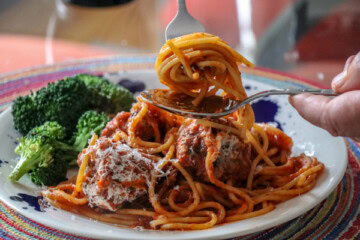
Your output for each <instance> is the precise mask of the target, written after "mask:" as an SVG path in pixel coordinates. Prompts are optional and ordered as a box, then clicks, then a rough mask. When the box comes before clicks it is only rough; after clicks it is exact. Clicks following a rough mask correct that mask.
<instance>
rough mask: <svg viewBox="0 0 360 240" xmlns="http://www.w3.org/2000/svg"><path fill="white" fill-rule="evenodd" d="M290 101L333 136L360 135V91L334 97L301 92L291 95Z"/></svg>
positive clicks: (311, 120) (310, 120)
mask: <svg viewBox="0 0 360 240" xmlns="http://www.w3.org/2000/svg"><path fill="white" fill-rule="evenodd" d="M289 101H290V103H291V105H293V107H294V108H295V109H296V110H297V111H298V112H299V114H300V115H301V116H302V117H303V118H304V119H306V120H307V121H309V122H310V123H312V124H314V125H316V126H318V127H321V128H324V129H325V130H327V131H328V132H330V134H332V135H333V136H346V137H359V136H360V121H359V119H360V108H359V107H358V106H360V91H351V92H347V93H344V94H342V95H340V96H338V97H335V98H333V99H331V98H328V97H325V96H320V95H311V94H300V95H296V96H291V97H290V98H289Z"/></svg>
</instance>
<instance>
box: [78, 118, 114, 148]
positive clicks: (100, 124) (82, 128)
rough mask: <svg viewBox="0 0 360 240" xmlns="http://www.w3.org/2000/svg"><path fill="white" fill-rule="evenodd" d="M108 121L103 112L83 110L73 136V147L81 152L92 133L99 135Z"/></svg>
mask: <svg viewBox="0 0 360 240" xmlns="http://www.w3.org/2000/svg"><path fill="white" fill-rule="evenodd" d="M109 121H110V119H109V117H108V116H107V115H106V114H104V113H97V112H96V111H87V112H85V113H84V114H83V115H82V116H81V117H80V119H79V121H78V124H77V126H76V132H75V134H74V136H73V139H74V145H73V147H74V149H76V151H78V152H81V151H82V150H83V149H84V148H85V147H86V146H87V144H88V142H89V139H90V138H91V136H92V134H93V133H96V134H97V135H100V133H101V131H102V130H103V129H104V128H105V126H106V124H107V122H109Z"/></svg>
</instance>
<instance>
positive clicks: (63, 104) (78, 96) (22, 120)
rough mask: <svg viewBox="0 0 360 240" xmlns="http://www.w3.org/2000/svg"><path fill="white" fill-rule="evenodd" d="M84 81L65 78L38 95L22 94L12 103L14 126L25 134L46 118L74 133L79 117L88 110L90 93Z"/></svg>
mask: <svg viewBox="0 0 360 240" xmlns="http://www.w3.org/2000/svg"><path fill="white" fill-rule="evenodd" d="M87 91H88V90H87V87H86V86H85V84H84V82H82V81H78V80H76V79H74V78H65V79H64V80H60V81H58V82H56V83H48V85H47V86H46V87H44V88H42V89H40V90H39V91H37V92H36V94H31V95H30V96H26V97H19V98H17V99H16V100H15V101H14V104H13V106H12V115H13V118H14V126H15V129H16V130H18V131H19V132H20V133H21V134H22V135H26V134H27V133H28V132H29V131H30V130H31V129H33V128H35V127H37V126H40V125H41V124H43V123H45V122H46V121H56V122H58V123H59V124H61V125H62V126H64V127H65V129H66V135H67V136H68V137H70V136H71V134H72V132H73V131H74V130H75V126H76V123H77V120H78V119H79V117H80V116H81V115H82V114H83V113H84V112H85V111H87V110H89V104H90V102H89V99H88V97H89V94H88V92H87Z"/></svg>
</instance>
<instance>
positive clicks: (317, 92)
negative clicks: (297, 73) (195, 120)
mask: <svg viewBox="0 0 360 240" xmlns="http://www.w3.org/2000/svg"><path fill="white" fill-rule="evenodd" d="M301 93H311V94H315V95H324V96H338V95H339V94H338V93H336V92H334V91H333V90H331V89H273V90H267V91H262V92H258V93H256V94H254V95H252V96H250V97H248V98H246V99H244V100H242V101H240V103H239V104H238V105H236V106H234V107H232V108H231V109H229V110H227V111H224V112H222V113H218V114H214V115H216V116H218V117H220V116H225V115H227V114H230V113H232V112H234V111H235V110H237V109H239V108H242V107H243V106H245V105H246V104H249V103H251V102H252V101H254V100H256V99H258V98H262V97H267V96H271V95H296V94H301Z"/></svg>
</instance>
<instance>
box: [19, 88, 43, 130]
mask: <svg viewBox="0 0 360 240" xmlns="http://www.w3.org/2000/svg"><path fill="white" fill-rule="evenodd" d="M34 98H35V97H34V94H33V93H31V94H30V95H28V96H23V97H18V98H16V100H15V101H14V103H13V105H12V115H13V118H14V127H15V129H16V130H18V131H19V132H20V133H21V134H23V135H25V134H27V133H28V132H29V131H30V130H31V129H33V128H34V127H35V126H39V125H40V124H41V122H40V121H39V120H40V119H39V118H38V117H36V116H37V106H36V103H35V101H34Z"/></svg>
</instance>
